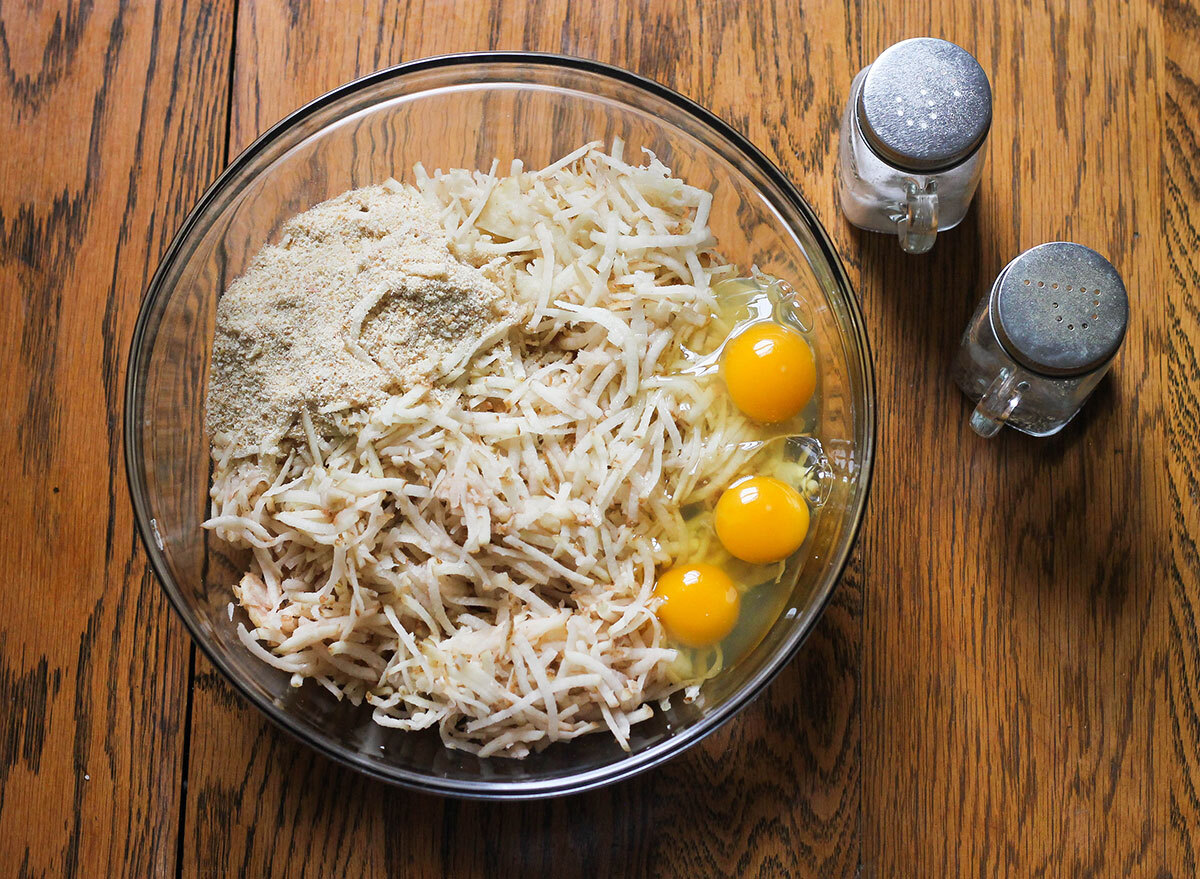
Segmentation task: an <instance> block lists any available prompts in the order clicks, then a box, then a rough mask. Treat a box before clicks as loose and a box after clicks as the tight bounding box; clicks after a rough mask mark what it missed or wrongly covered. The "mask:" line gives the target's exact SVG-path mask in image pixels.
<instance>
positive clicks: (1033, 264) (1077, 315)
mask: <svg viewBox="0 0 1200 879" xmlns="http://www.w3.org/2000/svg"><path fill="white" fill-rule="evenodd" d="M1128 322H1129V302H1128V299H1127V297H1126V293H1125V285H1124V283H1122V281H1121V276H1120V275H1119V274H1117V270H1116V269H1114V268H1113V266H1112V264H1111V263H1110V262H1109V261H1108V260H1106V259H1105V258H1104V257H1103V256H1101V255H1100V254H1098V253H1096V251H1094V250H1092V249H1091V248H1089V247H1084V246H1083V245H1081V244H1070V243H1068V242H1065V241H1056V242H1053V243H1050V244H1042V245H1039V246H1037V247H1034V248H1031V249H1030V250H1027V251H1025V252H1024V253H1022V254H1021V255H1020V256H1018V257H1017V258H1016V259H1014V260H1013V261H1012V262H1010V263H1009V264H1008V265H1007V266H1005V268H1004V270H1003V271H1002V272H1001V273H1000V276H999V277H998V278H996V282H995V283H994V284H993V285H992V289H991V292H989V293H988V295H987V296H985V297H984V299H983V301H982V302H981V303H980V304H979V308H978V309H976V311H975V315H974V317H972V318H971V323H970V324H969V325H968V326H967V329H966V332H965V333H964V334H963V339H962V347H961V348H960V349H959V353H958V358H957V361H956V363H955V367H954V380H955V381H956V382H957V383H958V386H959V387H960V388H962V390H963V392H964V393H965V394H966V395H967V396H968V397H971V398H972V399H974V400H977V401H979V405H978V406H976V407H975V411H974V412H973V413H972V414H971V427H972V428H973V429H974V430H975V432H976V433H978V434H979V435H980V436H985V437H990V436H995V434H996V432H997V431H999V430H1000V428H1001V427H1002V426H1003V425H1005V424H1008V425H1009V426H1011V427H1015V428H1016V429H1017V430H1020V431H1023V432H1025V433H1028V434H1032V435H1033V436H1050V435H1051V434H1055V433H1058V432H1059V431H1060V430H1062V429H1063V428H1064V427H1065V426H1066V424H1067V422H1068V421H1070V420H1071V419H1072V418H1074V417H1075V414H1076V413H1077V412H1078V411H1079V409H1080V407H1081V406H1082V405H1083V403H1084V401H1085V400H1087V398H1088V396H1089V395H1090V394H1091V393H1092V391H1093V390H1094V389H1095V387H1096V385H1097V384H1099V382H1100V379H1102V378H1103V377H1104V374H1105V373H1106V372H1108V370H1109V367H1110V366H1111V365H1112V360H1113V357H1114V356H1115V355H1116V353H1117V349H1118V348H1120V347H1121V341H1122V340H1123V339H1124V338H1125V328H1126V325H1127V324H1128Z"/></svg>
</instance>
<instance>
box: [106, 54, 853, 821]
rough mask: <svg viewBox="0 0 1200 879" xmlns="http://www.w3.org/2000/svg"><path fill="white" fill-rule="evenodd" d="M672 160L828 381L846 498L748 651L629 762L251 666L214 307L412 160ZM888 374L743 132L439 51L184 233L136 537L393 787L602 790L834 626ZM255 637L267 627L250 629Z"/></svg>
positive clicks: (659, 102) (306, 114)
mask: <svg viewBox="0 0 1200 879" xmlns="http://www.w3.org/2000/svg"><path fill="white" fill-rule="evenodd" d="M614 137H621V138H623V139H624V140H625V142H626V144H627V146H626V153H625V154H626V156H629V157H635V156H638V155H640V154H641V152H640V151H641V148H642V147H645V148H647V149H650V150H653V151H654V153H655V154H656V155H658V157H659V158H660V159H662V160H663V162H664V163H665V164H666V165H667V166H668V167H670V168H672V169H673V170H674V172H675V174H676V175H677V176H679V177H682V178H683V179H684V180H686V181H687V182H689V183H691V184H692V185H694V186H700V187H704V188H706V189H708V190H710V191H711V192H712V193H713V195H714V203H713V208H712V216H711V220H710V224H711V227H712V230H713V232H714V234H715V235H716V237H717V240H718V242H719V247H720V250H721V252H722V253H723V254H725V256H726V257H728V258H729V259H730V260H731V261H732V262H734V263H736V264H738V265H740V266H743V267H747V268H748V267H749V266H751V265H755V264H756V265H757V266H758V267H759V268H760V269H761V270H762V271H764V272H767V273H769V274H771V275H775V276H777V277H779V278H783V279H786V280H787V281H789V282H790V283H791V285H792V286H793V287H794V288H795V291H796V295H797V297H798V300H799V301H800V302H801V303H802V306H801V307H802V310H807V312H808V316H809V317H810V318H811V321H812V324H813V333H812V338H813V339H814V340H815V344H814V347H815V348H816V351H817V358H818V365H819V370H820V374H821V397H820V403H819V406H818V412H817V416H816V427H815V431H814V434H815V436H816V437H817V438H818V439H819V440H820V441H821V443H822V445H823V446H824V449H825V453H826V455H827V456H828V461H829V466H828V470H829V473H828V478H827V485H826V490H827V496H826V498H825V501H824V505H823V507H822V508H821V510H820V512H819V513H818V514H817V515H816V517H815V518H814V524H813V533H812V535H811V537H810V540H809V543H808V544H807V546H808V550H809V552H808V558H807V561H806V562H805V563H804V565H803V566H802V567H801V569H800V571H799V573H798V575H797V577H796V580H795V582H794V585H793V586H792V589H791V592H790V596H789V598H788V600H787V603H786V606H785V608H784V610H783V612H782V613H781V614H780V616H779V617H778V619H777V620H776V622H775V623H774V624H773V625H772V627H771V628H770V630H769V631H768V632H767V633H766V635H765V636H764V637H763V638H762V640H761V641H760V642H759V643H758V644H757V645H756V646H754V647H753V648H752V649H750V650H749V652H748V653H746V654H745V655H744V656H743V657H742V658H741V659H740V661H739V662H737V663H736V664H735V665H734V666H733V667H732V668H729V669H728V670H726V671H725V672H723V673H722V674H721V675H719V676H718V677H717V678H715V679H714V680H712V681H710V682H709V683H708V684H706V685H705V688H704V693H705V698H704V705H703V707H698V706H697V705H694V704H693V705H685V704H684V703H683V700H681V699H676V700H674V702H675V704H674V707H672V708H671V710H669V711H666V712H662V711H656V714H655V717H654V719H653V720H650V721H646V722H644V723H641V724H638V725H636V726H635V727H634V729H633V732H632V736H631V748H632V752H631V753H626V752H625V751H622V750H621V749H620V748H619V747H618V745H617V744H616V742H615V741H614V740H613V739H612V737H611V736H609V735H606V734H601V733H598V734H595V735H590V736H584V737H582V738H580V739H577V740H575V741H572V742H566V743H559V744H555V745H553V746H551V747H549V748H547V749H546V750H545V751H543V752H541V753H538V754H534V755H532V756H530V757H528V758H527V759H525V760H511V759H505V758H491V759H487V760H480V759H478V758H476V757H474V756H471V755H470V754H466V753H463V752H461V751H454V750H449V749H447V748H445V747H443V746H442V744H441V741H440V739H439V738H438V736H437V733H436V732H435V731H426V732H424V733H405V732H400V731H397V730H388V729H384V728H383V727H380V726H378V725H377V724H375V723H374V722H373V721H372V720H371V717H370V709H369V708H367V707H366V706H363V707H361V708H355V707H354V706H352V705H350V704H348V703H345V702H341V703H339V702H337V701H336V700H335V699H334V698H333V697H332V696H331V695H330V694H329V693H327V692H325V691H324V690H323V689H322V688H321V687H319V686H317V685H315V684H311V683H310V684H307V685H305V686H303V687H300V688H293V687H291V686H289V683H288V676H287V675H286V674H284V673H282V672H279V671H276V670H275V669H273V668H270V667H268V666H267V665H265V664H264V663H262V662H261V661H259V660H258V659H256V658H255V657H253V656H252V655H251V654H250V653H249V652H248V651H247V650H246V648H245V647H244V646H243V645H242V644H241V642H240V641H239V640H238V638H237V634H236V626H237V623H238V622H239V621H244V620H245V618H244V617H243V616H242V615H241V611H240V609H239V610H238V612H237V613H235V614H234V616H233V619H232V620H231V619H230V618H229V616H228V605H229V602H230V599H231V597H232V596H231V592H230V585H231V584H232V583H233V582H235V581H236V580H237V579H238V577H239V576H240V575H239V573H238V571H237V569H236V565H235V563H234V562H233V561H232V560H231V559H230V558H227V556H226V551H225V550H224V549H223V548H222V546H221V545H220V544H219V542H218V541H216V540H215V539H212V540H210V538H209V536H208V534H207V533H206V532H205V531H204V530H202V529H201V527H200V524H201V522H203V521H204V519H205V518H206V508H207V489H208V483H209V473H210V469H209V453H208V449H209V438H208V434H207V432H206V430H205V419H204V397H205V388H206V383H207V379H208V369H209V361H210V354H211V350H210V349H211V346H212V338H213V323H214V319H215V314H216V305H217V300H218V298H219V297H220V296H221V293H222V291H223V290H224V289H225V287H226V285H227V284H228V283H229V282H230V281H231V280H233V279H234V278H235V277H237V275H238V274H239V273H241V272H242V271H243V270H244V269H245V268H246V265H247V262H248V260H249V259H250V258H251V257H252V256H253V254H254V253H255V252H256V251H257V250H258V249H259V248H260V247H262V246H263V245H264V244H266V243H267V242H269V241H271V240H272V239H273V238H274V237H275V236H276V235H277V233H278V231H279V229H280V226H281V225H282V224H283V222H284V221H285V220H286V219H288V218H289V217H291V216H292V215H294V214H296V213H298V212H300V211H302V210H305V209H306V208H308V207H310V206H312V205H314V204H316V203H318V202H320V201H323V200H325V199H327V198H330V197H332V196H334V195H337V194H338V193H341V192H343V191H344V190H347V189H351V188H353V187H358V186H364V185H367V184H371V183H378V182H380V181H383V180H385V179H387V178H388V177H395V178H396V179H398V180H402V181H403V180H411V179H412V168H413V165H414V164H416V163H417V162H421V163H423V164H424V165H425V167H426V168H428V169H430V170H432V169H434V168H451V167H467V168H484V169H486V168H488V167H489V166H490V165H491V162H492V160H493V158H495V159H498V160H499V161H500V167H501V168H507V167H508V163H509V162H510V161H511V160H512V159H513V158H520V159H522V160H523V161H524V162H525V167H526V168H538V167H541V166H544V165H546V164H548V163H549V162H551V161H553V160H554V159H556V158H558V157H559V156H561V155H563V154H565V153H567V152H569V151H570V150H572V149H574V148H575V147H577V146H579V145H581V144H583V143H585V142H587V141H592V140H603V141H605V142H610V141H611V140H612V139H613V138H614ZM874 430H875V396H874V380H873V375H872V371H871V364H870V359H869V356H868V350H867V338H866V333H865V331H864V329H863V320H862V315H861V313H860V312H859V309H858V305H857V303H856V301H855V297H854V292H853V290H852V289H851V286H850V282H849V280H848V279H847V278H846V274H845V271H844V270H843V268H842V265H841V263H840V262H839V260H838V257H837V255H836V254H835V253H834V250H833V247H832V245H831V244H830V241H829V237H828V236H827V235H826V233H825V231H824V230H823V229H822V228H821V224H820V223H819V222H818V221H817V218H816V216H815V215H814V214H813V211H812V209H811V208H810V207H809V205H808V204H807V203H806V202H805V201H804V199H803V198H802V197H801V196H800V194H799V193H798V192H797V191H796V190H795V188H793V186H792V185H791V184H790V183H789V182H788V181H787V180H786V179H785V178H784V176H783V175H782V174H781V173H780V172H779V170H778V169H777V168H775V167H774V166H773V165H772V164H771V163H770V161H768V160H767V158H766V157H765V156H763V154H762V153H760V152H759V151H758V150H757V149H756V148H755V147H754V146H752V145H751V144H750V143H749V142H748V141H747V140H746V139H745V138H744V137H742V136H741V135H739V134H738V133H737V132H735V131H734V130H733V129H731V128H730V127H729V126H728V125H726V124H725V123H724V122H722V121H721V120H720V119H718V118H717V117H715V116H714V115H712V114H711V113H709V112H708V111H706V110H704V109H703V108H701V107H699V106H697V105H696V104H695V103H693V102H692V101H689V100H688V99H686V98H684V97H682V96H680V95H678V94H676V93H674V92H672V91H670V90H669V89H666V88H664V87H663V86H660V85H658V84H656V83H653V82H650V81H649V80H646V79H643V78H641V77H638V76H636V75H634V74H632V73H629V72H627V71H624V70H619V69H616V68H613V67H608V66H605V65H602V64H598V63H595V62H592V61H584V60H580V59H575V58H565V57H558V56H549V55H535V54H528V53H482V54H471V55H455V56H446V57H440V58H430V59H426V60H422V61H415V62H412V63H410V64H402V65H400V66H399V67H394V68H391V69H389V70H383V71H380V72H379V73H374V74H371V75H370V76H367V77H364V78H362V79H359V80H357V81H355V82H352V83H350V84H349V85H345V86H343V87H341V88H339V89H336V90H335V91H332V92H330V93H329V94H327V95H325V96H323V97H321V98H318V99H317V100H315V101H313V102H312V103H310V104H308V105H307V106H305V107H303V108H302V109H300V110H298V111H297V112H295V113H293V114H292V115H291V116H289V117H288V118H286V119H284V120H283V121H282V122H280V123H279V124H278V125H276V126H275V127H274V128H272V129H271V130H270V131H268V132H267V133H266V134H264V135H263V136H262V137H261V138H259V139H258V140H257V141H256V142H255V143H254V144H252V145H251V146H250V147H249V148H248V149H247V150H246V151H245V152H244V153H242V154H241V155H240V156H238V157H237V159H236V160H235V161H234V162H233V163H232V164H231V165H230V166H229V168H228V169H227V170H226V171H225V173H223V174H222V175H221V176H220V178H219V179H218V180H217V181H216V183H214V184H213V185H212V187H210V188H209V190H208V191H207V192H206V193H205V194H204V196H203V198H201V200H200V203H199V204H198V205H197V206H196V208H195V209H194V210H193V211H192V212H191V214H190V215H189V216H188V218H187V220H186V221H185V222H184V224H183V228H182V229H180V230H179V233H178V234H177V235H176V236H175V239H174V241H172V242H171V246H170V248H169V249H168V250H167V253H166V256H165V257H164V258H163V261H162V265H161V266H160V267H159V269H158V271H157V273H156V274H155V275H154V278H153V280H152V281H151V283H150V288H149V291H148V292H147V295H146V298H145V301H144V302H143V303H142V308H141V313H140V315H139V317H138V322H137V327H136V329H135V331H134V335H133V343H132V350H131V352H130V358H129V369H128V375H127V383H126V399H125V455H126V466H127V469H128V474H129V485H130V492H131V495H132V498H133V507H134V513H135V515H136V517H137V523H138V527H139V529H140V532H141V534H142V537H143V539H144V541H145V544H146V549H147V552H148V554H149V557H150V561H151V563H152V564H153V566H154V570H155V572H156V573H157V574H158V577H159V579H160V580H161V581H162V584H163V588H164V589H165V590H166V593H167V596H168V597H169V598H170V600H171V603H172V604H173V605H174V606H175V609H176V611H178V612H179V615H180V616H181V617H182V618H183V621H184V623H185V624H186V625H187V627H188V630H189V631H190V632H191V633H192V637H193V638H195V640H196V643H197V644H198V645H199V646H200V648H201V649H202V650H203V651H204V652H205V654H206V655H207V656H208V658H209V659H210V660H211V661H212V663H213V664H214V665H215V666H216V667H217V668H219V669H220V670H221V672H222V673H223V674H224V675H225V676H226V677H227V678H228V679H229V681H230V682H231V683H232V684H233V685H234V687H235V688H236V689H237V690H238V691H239V692H240V693H242V695H243V696H245V697H246V698H247V699H249V700H250V702H252V703H253V704H254V705H255V706H256V707H257V708H258V709H259V710H261V711H262V712H263V713H264V714H265V715H266V716H267V717H268V718H270V719H271V720H272V721H274V722H275V723H276V724H278V725H279V726H280V727H282V728H283V729H285V730H287V731H288V732H290V733H292V734H294V735H295V736H297V737H298V738H300V739H301V740H303V741H304V742H306V743H308V744H309V745H311V746H312V747H314V748H316V749H317V750H319V751H321V752H322V753H324V754H327V755H329V756H330V757H333V758H334V759H336V760H338V761H340V762H342V763H344V764H346V765H347V766H351V767H353V768H355V769H357V770H359V771H362V772H365V773H367V774H369V775H372V776H375V777H377V778H381V779H384V780H385V781H389V782H393V783H396V784H400V785H405V786H407V787H411V788H416V789H420V790H423V791H430V792H435V793H440V794H450V795H458V796H467V797H484V798H495V799H505V798H528V797H540V796H549V795H554V794H561V793H567V792H574V791H582V790H586V789H589V788H594V787H597V786H599V785H602V784H607V783H609V782H613V781H616V780H618V779H621V778H626V777H628V776H631V775H633V774H634V773H637V772H640V771H642V770H645V769H647V768H649V767H651V766H654V765H656V764H658V763H661V762H663V761H664V760H667V759H668V758H670V757H672V756H674V755H676V754H679V753H681V752H682V751H683V750H685V749H686V748H688V747H689V746H691V745H693V744H695V743H696V742H698V741H700V739H702V738H703V737H704V736H705V735H707V734H708V733H710V732H712V731H713V730H714V729H716V728H717V727H718V726H719V725H721V724H722V723H724V722H725V721H727V720H729V719H730V718H731V717H733V715H734V714H736V713H737V712H738V711H739V710H741V709H742V708H744V707H745V706H746V705H747V704H748V703H749V702H750V701H751V700H752V699H753V698H754V697H755V696H757V695H758V694H759V693H761V692H762V690H763V688H764V687H766V685H767V684H768V683H769V682H770V681H771V679H772V678H773V677H774V676H775V675H776V673H778V672H779V670H780V669H781V668H782V667H783V665H784V664H785V663H786V662H787V661H788V660H789V659H790V658H791V657H792V656H793V655H794V654H795V653H796V651H797V650H798V649H799V647H800V645H801V643H802V642H803V641H804V639H805V636H806V635H807V634H808V633H809V632H810V631H811V630H812V628H813V626H814V625H815V624H816V621H817V618H818V616H819V615H820V613H821V611H822V609H823V607H824V606H825V603H826V602H827V600H828V599H829V595H830V593H831V591H832V590H833V588H834V585H835V584H836V582H837V580H838V577H839V576H840V575H841V573H842V570H843V568H844V567H845V564H846V560H847V557H848V556H849V554H850V551H851V548H852V546H853V544H854V540H855V537H856V534H857V532H858V526H859V522H860V520H861V518H862V514H863V507H864V505H865V503H866V499H867V488H868V483H869V480H870V474H871V464H872V458H873V455H874V445H875V437H874ZM251 628H252V626H251Z"/></svg>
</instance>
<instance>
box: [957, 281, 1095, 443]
mask: <svg viewBox="0 0 1200 879" xmlns="http://www.w3.org/2000/svg"><path fill="white" fill-rule="evenodd" d="M1111 366H1112V361H1111V360H1110V361H1109V362H1108V363H1106V364H1105V365H1104V366H1103V367H1101V368H1099V369H1096V370H1094V371H1092V372H1089V373H1086V374H1085V375H1082V376H1068V377H1054V376H1046V375H1040V374H1038V373H1036V372H1033V371H1032V370H1029V369H1026V368H1025V367H1023V366H1021V364H1019V363H1017V362H1016V361H1015V360H1013V358H1012V357H1010V356H1009V354H1008V352H1007V351H1005V350H1004V346H1003V345H1002V344H1001V343H1000V340H999V339H997V338H996V333H995V331H994V330H993V329H992V318H991V314H990V313H989V309H988V299H984V300H983V302H981V303H980V305H979V308H977V309H976V310H975V314H974V316H973V317H972V318H971V323H970V325H968V326H967V329H966V332H964V333H963V339H962V347H961V348H960V349H959V352H958V359H957V361H956V362H955V365H954V381H955V383H956V384H957V385H958V386H959V387H960V388H962V391H963V393H964V394H966V395H967V396H968V397H970V398H971V399H972V400H975V401H976V402H977V403H979V406H978V407H977V408H976V410H975V411H974V412H973V413H972V414H971V427H972V429H973V430H974V431H975V432H976V433H978V434H980V435H981V436H994V435H995V434H996V433H997V432H998V431H999V430H1000V428H1001V427H1002V426H1003V425H1005V424H1007V425H1008V426H1009V427H1014V428H1016V429H1017V430H1019V431H1021V432H1022V433H1027V434H1029V435H1031V436H1053V435H1054V434H1056V433H1058V432H1059V431H1060V430H1062V429H1063V428H1064V427H1066V426H1067V423H1068V422H1070V420H1071V419H1072V418H1074V417H1075V416H1076V415H1077V414H1078V413H1079V410H1080V408H1081V407H1082V406H1083V404H1084V401H1086V400H1087V398H1088V397H1089V396H1091V393H1092V391H1094V390H1095V389H1096V385H1098V384H1099V383H1100V379H1102V378H1104V375H1105V373H1107V372H1108V370H1109V368H1110V367H1111ZM985 397H986V398H987V399H986V400H985V399H984V398H985Z"/></svg>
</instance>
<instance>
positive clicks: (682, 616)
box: [654, 562, 742, 647]
mask: <svg viewBox="0 0 1200 879" xmlns="http://www.w3.org/2000/svg"><path fill="white" fill-rule="evenodd" d="M654 594H655V595H656V596H657V597H658V598H659V599H660V600H661V602H660V604H659V606H658V618H659V619H660V620H662V623H663V625H664V626H666V628H667V634H668V635H670V636H671V637H672V638H674V639H675V640H676V641H678V642H679V643H680V644H683V645H685V646H687V647H710V646H712V645H713V644H716V643H718V642H720V641H721V640H723V639H724V638H725V637H726V636H727V635H728V634H729V633H730V632H732V631H733V627H734V626H735V625H737V621H738V610H739V609H740V607H741V603H742V598H741V595H740V594H739V593H738V591H737V588H736V587H735V586H734V585H733V580H731V579H730V578H729V575H728V574H726V573H725V572H724V571H722V570H721V569H720V568H718V567H717V566H716V565H710V564H705V563H703V562H701V563H700V564H691V565H681V566H680V567H678V568H671V570H669V571H667V572H666V573H665V574H663V575H662V576H661V577H659V578H658V583H657V585H656V586H655V587H654Z"/></svg>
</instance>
